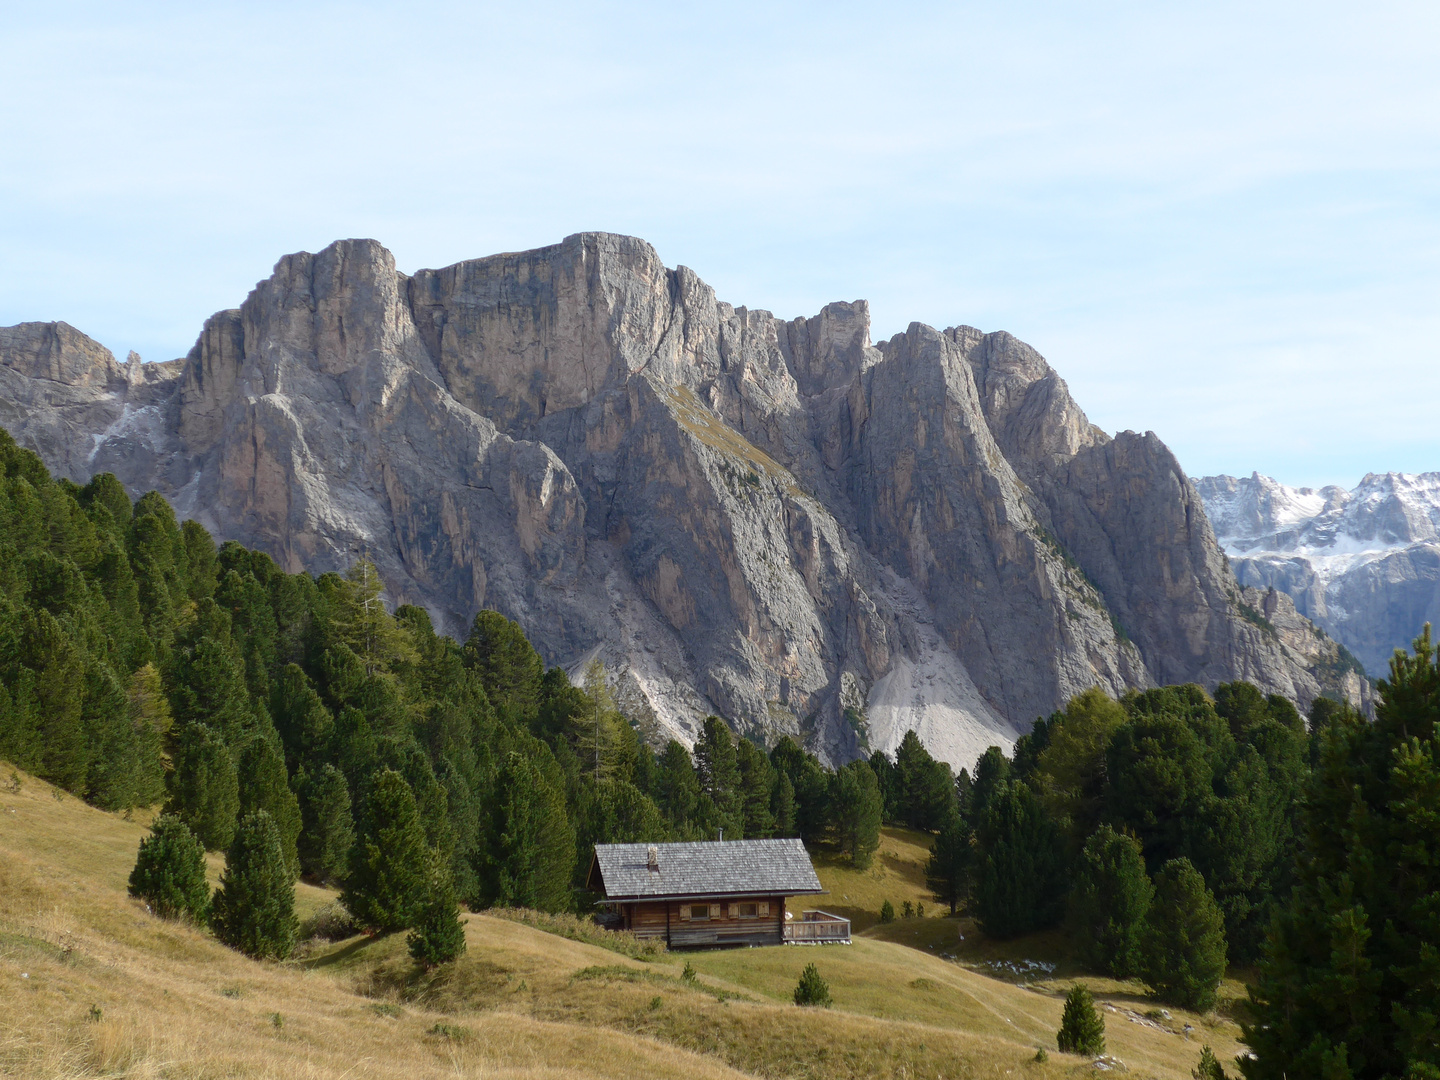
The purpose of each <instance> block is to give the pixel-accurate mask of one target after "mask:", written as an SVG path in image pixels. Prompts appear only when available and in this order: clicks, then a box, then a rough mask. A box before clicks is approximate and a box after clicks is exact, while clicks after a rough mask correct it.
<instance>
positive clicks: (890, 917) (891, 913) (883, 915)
mask: <svg viewBox="0 0 1440 1080" xmlns="http://www.w3.org/2000/svg"><path fill="white" fill-rule="evenodd" d="M880 921H881V922H882V923H892V922H894V921H895V905H894V904H892V903H890V901H889V900H886V901H885V902H884V903H883V904H881V905H880Z"/></svg>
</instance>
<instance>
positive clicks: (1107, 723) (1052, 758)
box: [1036, 686, 1126, 850]
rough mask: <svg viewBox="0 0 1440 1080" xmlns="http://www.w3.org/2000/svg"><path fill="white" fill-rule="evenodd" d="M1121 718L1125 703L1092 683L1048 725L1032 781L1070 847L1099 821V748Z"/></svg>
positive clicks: (1102, 786)
mask: <svg viewBox="0 0 1440 1080" xmlns="http://www.w3.org/2000/svg"><path fill="white" fill-rule="evenodd" d="M1125 721H1126V716H1125V709H1124V708H1123V707H1122V706H1121V705H1120V703H1119V702H1117V701H1114V700H1113V699H1111V698H1110V697H1109V696H1108V695H1107V694H1106V693H1105V691H1103V690H1101V689H1100V688H1099V687H1098V686H1096V687H1091V688H1090V689H1089V690H1086V691H1084V692H1083V693H1080V694H1077V695H1075V696H1074V697H1073V698H1071V699H1070V701H1069V703H1068V704H1067V705H1066V706H1065V711H1064V712H1063V713H1057V714H1056V718H1055V720H1054V722H1053V723H1051V724H1050V725H1049V726H1048V731H1047V738H1048V745H1047V746H1046V748H1045V750H1044V751H1043V752H1042V753H1041V754H1040V758H1039V761H1038V763H1037V766H1036V786H1037V787H1038V789H1039V790H1040V791H1041V793H1042V798H1043V801H1044V802H1045V805H1046V808H1047V809H1048V810H1049V811H1050V813H1051V814H1052V816H1054V818H1055V819H1056V820H1057V821H1059V822H1061V823H1062V824H1063V825H1064V827H1065V828H1066V830H1067V832H1069V834H1070V836H1071V837H1072V844H1073V847H1072V850H1074V848H1077V847H1079V846H1080V845H1081V844H1082V843H1084V842H1085V839H1086V838H1087V837H1088V836H1090V834H1091V833H1093V832H1094V831H1095V828H1096V826H1098V825H1099V823H1100V819H1101V817H1102V815H1103V813H1104V809H1105V791H1106V786H1107V776H1108V774H1107V772H1106V765H1105V761H1106V759H1105V753H1106V750H1107V749H1108V747H1109V745H1110V739H1111V736H1113V735H1114V734H1115V732H1116V731H1117V730H1119V728H1120V726H1121V725H1122V724H1124V723H1125Z"/></svg>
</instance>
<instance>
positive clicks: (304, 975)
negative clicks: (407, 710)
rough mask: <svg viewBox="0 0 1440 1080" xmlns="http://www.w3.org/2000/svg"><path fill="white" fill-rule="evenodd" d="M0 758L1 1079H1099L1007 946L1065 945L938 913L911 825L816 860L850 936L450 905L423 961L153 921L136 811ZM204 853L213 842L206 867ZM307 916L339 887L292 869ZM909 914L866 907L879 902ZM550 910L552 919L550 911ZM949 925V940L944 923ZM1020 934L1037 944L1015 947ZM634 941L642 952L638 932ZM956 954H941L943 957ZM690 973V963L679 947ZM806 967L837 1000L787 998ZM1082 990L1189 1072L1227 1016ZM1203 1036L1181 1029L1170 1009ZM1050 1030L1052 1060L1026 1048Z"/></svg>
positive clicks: (1100, 987) (1108, 988)
mask: <svg viewBox="0 0 1440 1080" xmlns="http://www.w3.org/2000/svg"><path fill="white" fill-rule="evenodd" d="M9 776H10V770H9V769H8V768H0V1074H3V1075H7V1076H10V1075H13V1076H19V1077H46V1078H64V1077H136V1078H144V1077H179V1078H186V1080H192V1078H193V1080H201V1078H209V1077H216V1078H218V1077H303V1078H316V1080H327V1078H332V1077H333V1078H337V1080H338V1078H340V1077H390V1076H394V1077H401V1076H404V1077H418V1078H425V1077H441V1076H444V1077H481V1076H484V1077H500V1078H508V1077H517V1078H518V1077H525V1078H531V1077H533V1078H542V1077H543V1078H555V1080H562V1078H567V1077H581V1076H585V1077H615V1078H629V1077H636V1078H638V1077H671V1076H674V1077H684V1078H686V1080H704V1078H709V1077H737V1076H746V1075H748V1076H760V1077H776V1078H778V1077H806V1078H810V1077H813V1078H816V1080H820V1078H824V1080H846V1078H851V1077H853V1078H856V1080H859V1078H861V1077H894V1078H901V1077H904V1078H907V1080H908V1078H919V1077H931V1076H934V1077H940V1078H951V1077H1003V1076H1016V1077H1035V1078H1048V1077H1062V1076H1080V1075H1093V1074H1094V1072H1095V1069H1094V1065H1093V1064H1092V1063H1091V1062H1090V1061H1089V1060H1088V1059H1082V1058H1078V1057H1071V1056H1068V1055H1064V1054H1060V1053H1058V1052H1056V1050H1055V1031H1056V1029H1057V1027H1058V1026H1059V1022H1060V1012H1061V1006H1062V998H1063V995H1064V992H1065V990H1066V989H1067V988H1068V986H1069V983H1070V979H1069V975H1068V969H1067V968H1066V967H1065V966H1064V963H1063V960H1062V961H1061V962H1060V963H1059V966H1057V967H1056V969H1055V971H1053V972H1044V973H1042V975H1041V977H1017V976H1016V975H1014V974H1013V973H1012V972H1011V971H1009V970H1008V969H1003V968H1001V967H996V965H997V964H1001V963H1014V962H1015V961H1018V960H1024V959H1027V958H1029V959H1033V958H1042V957H1041V954H1045V955H1053V956H1060V957H1063V941H1060V940H1057V939H1052V938H1042V939H1034V940H1028V941H1020V942H1014V943H1009V944H1007V945H1005V946H1004V947H1000V946H995V945H993V944H987V943H985V942H984V941H983V939H982V938H981V937H980V935H979V934H978V933H976V932H975V931H974V928H973V927H972V926H970V924H969V923H968V922H967V921H965V920H957V919H951V918H948V917H940V915H941V911H940V909H939V908H937V907H936V906H935V905H934V904H933V903H932V902H930V901H928V900H927V898H926V895H925V892H924V886H923V881H922V879H921V871H920V867H921V866H922V865H923V861H924V856H925V851H926V848H927V846H928V841H927V839H926V838H924V837H922V836H920V835H919V834H915V833H909V832H906V831H903V830H887V831H886V833H885V838H884V841H883V843H882V847H881V851H880V853H879V855H878V856H877V859H876V863H875V866H874V867H872V869H871V870H868V871H864V872H859V871H855V870H853V869H850V868H848V867H846V866H844V865H843V864H841V863H838V862H835V861H831V860H828V859H827V858H826V857H825V856H821V857H820V858H819V859H817V864H818V869H819V873H820V877H821V881H822V883H823V884H824V885H825V886H826V887H827V888H828V889H829V890H830V893H829V894H828V895H826V896H823V897H818V898H812V899H809V900H807V901H806V902H803V903H800V904H797V905H796V908H797V910H798V909H799V908H801V907H820V908H824V909H826V910H829V911H834V912H836V913H838V914H844V915H847V916H849V917H850V918H851V919H852V920H853V921H854V923H855V926H856V928H857V930H858V931H860V932H859V933H858V934H857V936H856V939H855V943H854V944H853V945H851V946H848V947H845V946H825V947H812V948H797V947H790V948H766V949H747V950H731V951H722V952H697V953H688V954H678V953H661V954H659V955H658V956H657V957H655V958H654V959H653V960H650V961H646V960H645V959H640V958H636V957H635V956H631V955H626V954H624V953H623V952H617V951H615V950H612V949H607V948H601V947H599V946H597V945H594V944H590V943H588V942H586V941H583V940H573V939H572V938H570V937H566V936H561V935H560V934H557V933H549V932H546V931H545V930H544V929H542V928H541V927H542V926H544V925H546V923H545V920H543V919H542V920H534V921H533V924H532V923H527V922H526V921H523V920H520V919H517V917H516V916H515V915H514V913H508V914H509V916H510V917H504V918H502V917H495V916H490V915H467V916H465V920H466V936H467V944H468V950H467V952H466V955H465V956H464V957H463V959H462V960H460V961H459V962H458V963H456V964H454V965H451V966H450V967H448V968H445V969H441V970H440V971H438V972H436V973H433V974H425V973H422V972H420V971H418V970H417V968H416V967H415V965H414V964H413V963H412V962H411V960H410V958H409V957H408V955H407V954H406V951H405V942H404V938H403V935H392V936H389V937H382V938H375V939H370V938H365V937H353V938H350V939H348V940H345V941H338V942H325V941H318V940H317V941H311V942H307V943H305V945H304V946H303V947H302V949H301V950H300V952H299V954H298V955H297V957H296V958H295V959H292V960H290V961H287V962H285V963H280V964H276V963H256V962H253V961H250V960H247V959H245V958H244V957H242V956H240V955H239V954H237V953H234V952H231V951H230V950H228V949H226V948H224V947H223V946H221V945H219V944H218V943H216V942H215V941H214V940H213V939H212V938H211V937H209V936H208V935H207V934H205V933H203V932H201V931H199V930H196V929H194V928H193V927H189V926H186V925H183V924H176V923H168V922H164V921H161V920H159V919H156V918H154V917H153V916H151V915H149V914H148V913H147V912H146V910H145V907H144V905H143V904H141V903H138V902H136V901H134V900H132V899H131V898H130V897H129V896H128V895H126V892H125V884H126V878H127V877H128V874H129V872H130V868H131V866H132V864H133V862H134V858H135V851H136V848H137V847H138V844H139V841H140V838H141V837H142V836H143V835H144V831H145V828H146V826H147V824H148V820H147V819H145V817H144V816H143V815H138V814H137V815H135V816H134V819H133V820H125V819H123V818H122V817H120V816H117V815H112V814H106V813H102V812H100V811H98V810H95V809H93V808H91V807H88V806H86V805H84V804H83V803H81V802H80V801H78V800H76V799H74V798H72V797H69V796H64V797H57V795H56V793H55V791H54V789H52V788H51V787H50V786H49V785H48V784H45V783H43V782H41V781H38V780H34V779H31V778H29V777H25V776H23V775H22V776H21V778H20V789H19V790H18V791H15V790H9V787H10V785H7V784H6V783H5V778H7V777H9ZM220 866H221V860H219V859H218V858H213V857H212V860H211V870H212V874H214V875H215V876H218V871H219V869H220ZM296 893H297V905H298V907H299V909H300V913H301V915H302V917H303V916H304V915H305V914H308V913H310V912H313V911H314V910H316V909H317V908H318V907H320V906H321V905H323V904H325V903H328V902H329V901H330V900H332V899H333V897H334V894H333V893H331V892H330V891H328V890H324V889H318V888H314V887H312V886H308V885H304V884H301V885H299V886H297V889H296ZM887 898H888V899H890V901H891V902H892V903H893V904H894V905H895V907H896V909H897V911H898V910H899V908H900V906H901V904H902V902H903V901H904V900H906V899H909V900H911V902H912V903H914V902H916V901H925V902H926V909H927V910H926V917H925V918H923V919H911V920H897V921H896V922H895V923H892V924H889V925H886V926H880V925H876V920H877V919H878V912H879V908H880V904H881V902H882V901H883V900H884V899H887ZM555 925H556V927H557V928H560V929H563V927H562V926H560V925H559V924H555ZM962 933H963V934H964V935H965V939H964V940H963V941H961V940H960V935H961V934H962ZM1027 950H1028V951H1029V953H1031V954H1033V955H1030V956H1027ZM631 951H632V952H634V951H635V950H631ZM947 957H954V958H955V959H948V958H947ZM687 961H688V962H689V963H690V964H692V965H693V968H694V970H695V972H696V977H695V978H693V979H686V978H684V977H683V970H684V966H685V964H686V962H687ZM812 961H813V962H814V963H816V964H817V965H818V966H819V968H820V971H821V974H822V975H823V976H824V977H825V978H826V979H827V980H828V982H829V984H830V989H831V993H832V995H833V997H834V1002H835V1004H834V1008H832V1009H828V1010H823V1009H801V1008H797V1007H796V1006H795V1005H793V1004H792V1003H791V1002H790V994H791V991H792V990H793V988H794V986H795V983H796V981H797V979H798V978H799V974H800V970H801V969H802V968H803V967H804V966H805V964H807V963H810V962H812ZM1086 982H1087V983H1089V984H1090V985H1091V986H1092V988H1095V989H1096V990H1097V991H1098V994H1097V996H1098V998H1099V1001H1100V1003H1101V1007H1102V1008H1103V1009H1104V1010H1105V1012H1104V1015H1105V1018H1106V1023H1107V1039H1108V1043H1109V1045H1108V1052H1109V1053H1110V1054H1112V1055H1113V1056H1114V1057H1116V1058H1118V1059H1119V1060H1120V1061H1121V1062H1123V1063H1124V1067H1125V1069H1126V1070H1127V1075H1130V1076H1138V1077H1150V1076H1153V1077H1157V1078H1166V1080H1169V1078H1174V1080H1186V1078H1188V1077H1189V1076H1190V1069H1191V1068H1192V1067H1193V1066H1194V1063H1195V1061H1196V1059H1197V1058H1198V1056H1199V1052H1200V1043H1201V1040H1202V1039H1203V1040H1204V1041H1208V1042H1209V1043H1210V1044H1211V1045H1212V1046H1213V1047H1214V1049H1215V1051H1216V1053H1217V1054H1218V1055H1219V1056H1220V1057H1221V1060H1228V1059H1229V1058H1230V1057H1231V1056H1232V1055H1233V1054H1235V1053H1236V1052H1237V1050H1238V1045H1237V1044H1236V1042H1235V1036H1236V1034H1237V1033H1238V1030H1237V1028H1236V1027H1235V1025H1234V1024H1233V1023H1231V1022H1230V1021H1228V1020H1225V1019H1222V1018H1217V1017H1214V1016H1212V1017H1209V1018H1208V1019H1207V1018H1201V1017H1196V1016H1188V1015H1186V1014H1183V1013H1181V1012H1179V1011H1178V1010H1172V1013H1173V1016H1172V1018H1171V1019H1169V1020H1166V1019H1163V1018H1158V1017H1157V1018H1156V1019H1150V1018H1147V1017H1145V1016H1144V1013H1145V1012H1146V1011H1147V1010H1152V1009H1153V1006H1152V1005H1150V1004H1149V1003H1148V1002H1146V1001H1144V1000H1143V998H1141V997H1140V995H1139V994H1138V988H1135V987H1130V986H1126V985H1124V984H1111V983H1107V982H1105V981H1103V980H1093V979H1087V980H1086ZM1187 1022H1188V1023H1190V1024H1191V1025H1193V1026H1194V1028H1195V1031H1194V1032H1193V1034H1191V1035H1190V1036H1187V1035H1186V1034H1185V1033H1184V1031H1183V1025H1184V1024H1185V1023H1187ZM1040 1047H1044V1048H1046V1049H1047V1050H1048V1051H1049V1060H1048V1061H1046V1062H1043V1063H1041V1062H1037V1061H1036V1060H1035V1056H1036V1050H1037V1049H1038V1048H1040Z"/></svg>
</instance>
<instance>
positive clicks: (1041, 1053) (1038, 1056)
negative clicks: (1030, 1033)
mask: <svg viewBox="0 0 1440 1080" xmlns="http://www.w3.org/2000/svg"><path fill="white" fill-rule="evenodd" d="M1035 1060H1036V1061H1038V1062H1040V1063H1041V1064H1042V1065H1043V1064H1044V1063H1045V1062H1047V1061H1049V1060H1050V1055H1049V1054H1047V1053H1046V1052H1045V1048H1044V1047H1043V1046H1042V1047H1041V1048H1040V1049H1039V1050H1036V1051H1035Z"/></svg>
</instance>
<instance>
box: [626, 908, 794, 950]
mask: <svg viewBox="0 0 1440 1080" xmlns="http://www.w3.org/2000/svg"><path fill="white" fill-rule="evenodd" d="M704 902H705V901H691V902H686V903H685V904H684V906H687V907H688V906H689V904H690V903H704ZM742 902H744V903H754V902H756V900H755V899H753V898H748V897H747V898H746V900H744V901H739V900H728V901H727V900H721V901H719V902H718V903H719V904H720V917H719V918H718V919H701V920H688V919H682V918H681V917H680V908H681V906H682V904H681V902H678V901H673V900H672V901H667V902H663V903H659V902H654V903H645V902H640V903H634V904H625V905H624V907H623V911H624V913H625V927H626V929H628V930H630V931H631V932H632V933H634V934H635V935H636V936H637V937H643V938H662V939H665V938H668V940H669V942H670V944H672V945H676V946H684V945H725V944H735V945H778V944H780V943H781V941H782V940H783V938H784V928H785V897H783V896H769V897H762V898H760V900H759V902H761V903H768V904H769V905H770V912H769V914H768V915H766V916H761V917H759V918H755V919H742V918H740V916H739V915H738V914H737V911H738V907H737V905H738V904H740V903H742ZM667 916H668V921H667Z"/></svg>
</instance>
